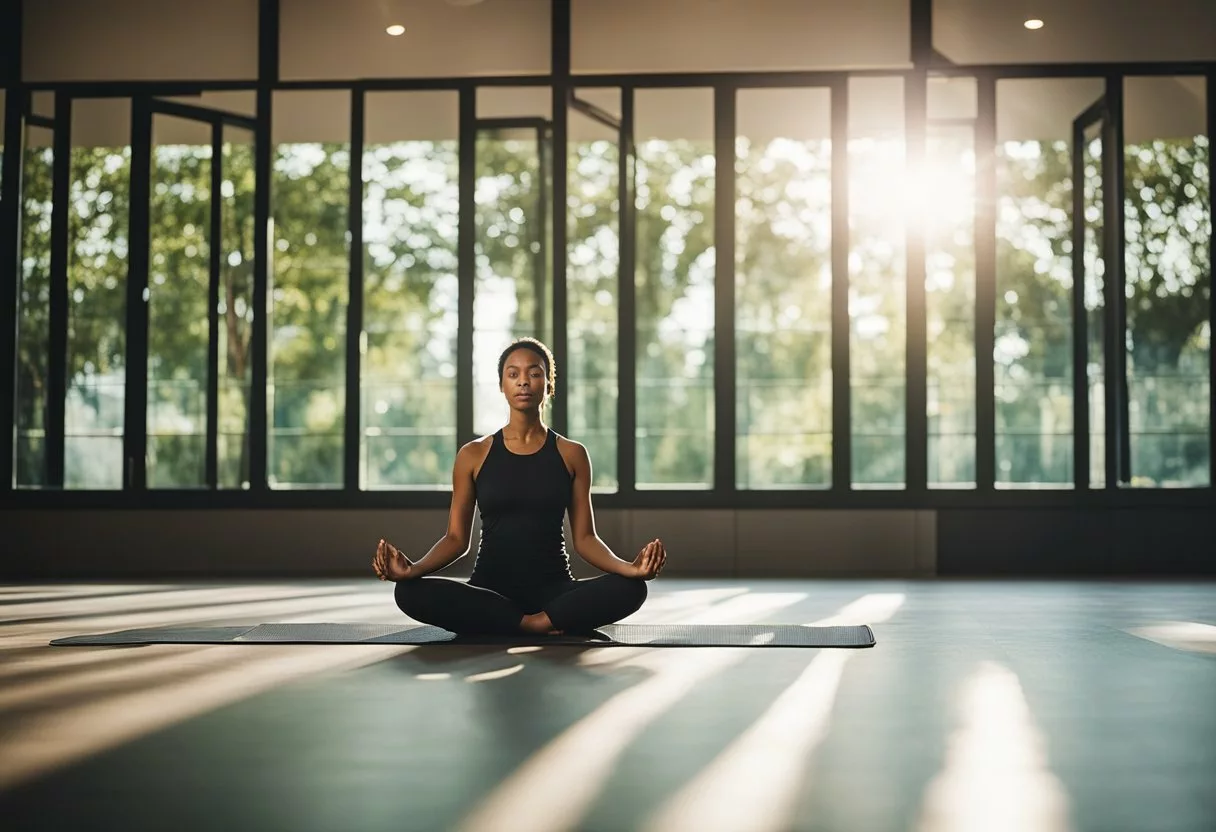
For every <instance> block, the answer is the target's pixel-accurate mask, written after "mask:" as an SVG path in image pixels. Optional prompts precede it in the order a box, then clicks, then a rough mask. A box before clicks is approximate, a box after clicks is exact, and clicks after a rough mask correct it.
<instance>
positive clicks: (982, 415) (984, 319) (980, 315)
mask: <svg viewBox="0 0 1216 832" xmlns="http://www.w3.org/2000/svg"><path fill="white" fill-rule="evenodd" d="M976 116H977V118H976V121H975V162H976V164H975V172H976V182H975V487H976V488H977V489H978V490H979V491H992V490H993V489H994V488H995V483H996V366H995V364H994V358H993V353H994V352H995V347H996V79H994V78H993V77H992V76H990V75H985V76H981V77H979V78H978V109H977V112H976Z"/></svg>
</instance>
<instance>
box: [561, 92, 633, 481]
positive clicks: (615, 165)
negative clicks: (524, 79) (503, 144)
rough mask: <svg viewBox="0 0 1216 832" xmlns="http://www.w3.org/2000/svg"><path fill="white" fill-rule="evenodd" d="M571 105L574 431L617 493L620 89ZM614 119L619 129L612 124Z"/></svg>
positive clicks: (569, 321)
mask: <svg viewBox="0 0 1216 832" xmlns="http://www.w3.org/2000/svg"><path fill="white" fill-rule="evenodd" d="M577 95H578V98H579V101H581V102H584V103H585V104H587V105H590V107H584V108H583V109H581V110H580V109H574V108H572V109H571V110H570V147H569V151H568V152H569V157H568V165H567V170H568V173H567V198H566V204H567V206H568V207H567V218H566V222H567V227H568V231H567V233H568V234H569V237H568V240H567V255H566V258H567V259H566V286H567V306H566V308H567V316H566V332H567V336H566V338H567V344H568V345H569V351H568V353H567V357H566V364H565V373H566V378H567V379H568V380H569V383H568V384H567V386H566V390H567V391H568V392H567V397H568V400H569V402H568V411H567V413H568V415H569V424H570V428H569V430H570V435H571V437H572V438H574V439H576V440H577V441H579V442H582V443H583V444H584V445H586V446H587V451H588V453H589V454H590V455H591V461H592V470H593V474H594V482H593V483H592V484H593V486H594V487H595V488H597V489H602V490H613V491H614V490H616V489H617V488H618V487H619V485H620V483H619V480H618V476H617V464H616V463H617V445H618V439H617V402H618V390H619V385H620V375H619V373H618V362H617V349H618V332H619V326H620V314H619V311H618V310H619V308H620V299H621V292H620V266H621V257H620V246H621V237H620V231H621V222H622V212H621V202H620V198H619V191H618V185H619V183H620V162H621V148H620V134H619V129H620V117H621V92H620V90H616V89H604V90H597V89H592V90H579V91H578V92H577ZM614 121H615V122H616V128H615V129H614V127H613V122H614Z"/></svg>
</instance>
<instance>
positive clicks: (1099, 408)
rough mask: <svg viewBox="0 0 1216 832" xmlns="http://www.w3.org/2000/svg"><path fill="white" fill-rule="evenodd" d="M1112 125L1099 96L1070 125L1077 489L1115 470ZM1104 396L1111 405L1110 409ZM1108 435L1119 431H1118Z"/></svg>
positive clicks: (1103, 480) (1099, 484) (1097, 483)
mask: <svg viewBox="0 0 1216 832" xmlns="http://www.w3.org/2000/svg"><path fill="white" fill-rule="evenodd" d="M1111 125H1112V120H1111V115H1110V112H1109V107H1108V102H1107V98H1106V96H1105V95H1103V96H1101V97H1099V98H1098V99H1097V100H1096V101H1094V102H1093V103H1092V104H1091V105H1090V106H1089V107H1088V108H1086V109H1085V110H1084V111H1083V112H1082V113H1081V114H1080V115H1078V116H1077V118H1076V119H1075V120H1074V121H1073V126H1072V143H1071V153H1072V178H1073V196H1072V198H1073V206H1072V222H1073V239H1072V260H1073V284H1072V306H1073V355H1074V360H1073V363H1074V368H1075V369H1076V371H1077V372H1076V373H1075V374H1074V377H1073V394H1074V395H1073V399H1074V407H1075V410H1074V431H1073V442H1074V449H1073V453H1074V455H1075V460H1076V466H1075V476H1076V487H1077V488H1079V489H1085V488H1103V487H1105V486H1106V484H1107V472H1108V471H1109V472H1110V474H1111V475H1112V477H1113V476H1115V475H1116V473H1117V471H1118V465H1117V460H1116V459H1115V457H1114V454H1113V452H1114V451H1115V450H1116V446H1115V444H1114V443H1108V442H1107V437H1108V433H1107V415H1108V413H1109V414H1110V415H1111V416H1114V415H1116V414H1117V413H1118V412H1119V411H1118V407H1117V404H1116V403H1115V402H1108V393H1109V394H1112V395H1113V394H1116V393H1117V392H1118V389H1119V388H1118V385H1109V386H1108V383H1107V382H1108V373H1107V369H1108V367H1107V364H1108V362H1107V353H1108V351H1109V346H1110V345H1108V344H1107V342H1106V339H1107V337H1108V335H1111V334H1113V333H1111V332H1108V327H1107V323H1108V321H1107V317H1108V316H1107V308H1108V284H1109V286H1110V288H1111V289H1112V290H1113V287H1114V286H1115V281H1113V280H1111V279H1110V278H1111V277H1113V274H1108V269H1107V265H1108V262H1110V261H1108V257H1109V256H1110V255H1111V253H1112V252H1116V251H1117V249H1116V248H1115V246H1116V243H1115V242H1114V241H1113V240H1109V239H1108V236H1109V235H1111V234H1112V233H1113V231H1114V224H1112V223H1110V222H1109V221H1108V220H1109V218H1108V216H1107V208H1108V193H1109V191H1108V188H1107V172H1108V171H1107V167H1108V165H1110V163H1111V161H1112V159H1111V157H1110V155H1109V154H1108V153H1107V152H1105V148H1106V146H1107V144H1108V140H1109V139H1110V136H1109V133H1110V128H1111ZM1116 259H1117V257H1116ZM1111 369H1114V367H1112V368H1111ZM1082 370H1083V372H1082ZM1108 403H1109V404H1116V407H1114V408H1113V409H1109V410H1108ZM1109 435H1110V436H1111V438H1117V437H1118V431H1117V430H1116V431H1114V432H1112V433H1111V434H1109ZM1108 451H1110V452H1111V454H1110V455H1108Z"/></svg>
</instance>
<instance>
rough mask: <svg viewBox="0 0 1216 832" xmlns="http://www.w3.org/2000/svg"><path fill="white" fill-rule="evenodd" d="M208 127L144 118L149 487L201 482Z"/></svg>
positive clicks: (203, 460)
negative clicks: (148, 166)
mask: <svg viewBox="0 0 1216 832" xmlns="http://www.w3.org/2000/svg"><path fill="white" fill-rule="evenodd" d="M212 164H213V160H212V158H211V127H210V126H209V125H207V124H203V123H200V122H197V121H186V120H184V119H179V118H173V117H170V116H164V115H160V114H157V115H154V116H153V119H152V173H151V183H150V184H151V205H150V208H149V222H150V228H149V243H150V245H149V249H150V250H149V260H148V417H147V418H148V446H147V477H148V487H149V488H200V487H203V486H205V485H206V483H207V480H206V437H207V377H208V375H209V373H208V367H207V344H208V319H209V316H208V314H207V306H208V300H207V296H208V292H209V289H210V278H211V266H210V263H211V254H210V248H209V246H210V240H211V234H212V230H211V199H212V194H211V167H212Z"/></svg>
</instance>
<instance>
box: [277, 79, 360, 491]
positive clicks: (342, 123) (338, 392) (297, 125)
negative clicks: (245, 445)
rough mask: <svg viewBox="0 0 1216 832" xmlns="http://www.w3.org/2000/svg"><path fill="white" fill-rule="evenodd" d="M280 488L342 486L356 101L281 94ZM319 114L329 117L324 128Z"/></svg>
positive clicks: (320, 95) (343, 97) (323, 94)
mask: <svg viewBox="0 0 1216 832" xmlns="http://www.w3.org/2000/svg"><path fill="white" fill-rule="evenodd" d="M274 112H275V119H274V124H275V135H274V172H273V191H272V200H271V216H272V219H273V223H274V235H273V240H272V243H273V257H274V269H273V272H272V275H271V276H272V280H273V285H272V287H271V289H272V291H271V295H270V298H271V307H272V311H271V317H270V356H269V367H270V381H269V384H270V389H269V390H268V391H267V392H268V400H269V407H270V418H269V421H270V437H269V440H270V441H269V446H270V447H269V453H270V460H269V466H268V472H269V480H270V486H271V487H272V488H316V487H326V488H338V487H341V486H342V447H343V430H344V427H343V425H344V422H345V409H346V304H347V287H348V278H349V271H350V268H349V264H350V259H349V248H348V240H347V230H348V219H347V217H348V215H347V204H348V203H349V201H350V196H349V193H350V191H349V189H350V94H349V93H345V92H281V93H276V94H275V99H274ZM315 113H325V119H324V121H323V122H322V121H317V120H315V118H314V114H315Z"/></svg>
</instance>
